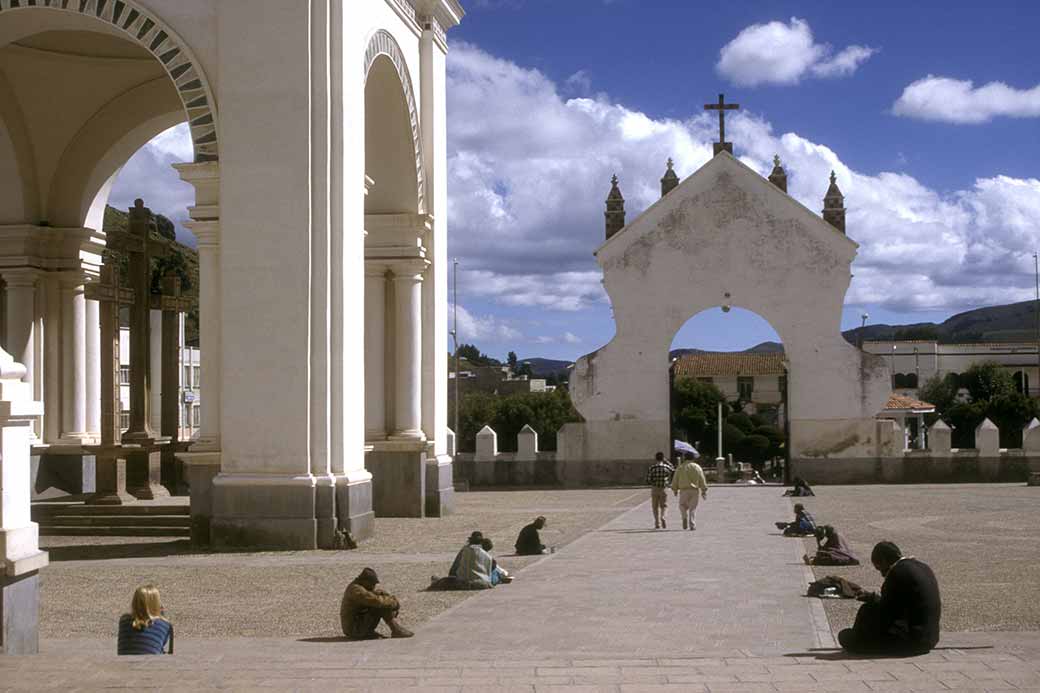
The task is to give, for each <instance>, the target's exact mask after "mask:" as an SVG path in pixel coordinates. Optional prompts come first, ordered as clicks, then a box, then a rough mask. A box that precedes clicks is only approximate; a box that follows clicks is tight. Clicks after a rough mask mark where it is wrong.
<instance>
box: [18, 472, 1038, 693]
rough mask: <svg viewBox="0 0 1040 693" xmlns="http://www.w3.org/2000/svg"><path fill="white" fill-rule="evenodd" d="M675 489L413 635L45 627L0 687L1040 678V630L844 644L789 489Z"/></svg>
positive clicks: (839, 683) (639, 685)
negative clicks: (790, 521) (60, 633)
mask: <svg viewBox="0 0 1040 693" xmlns="http://www.w3.org/2000/svg"><path fill="white" fill-rule="evenodd" d="M670 505H671V506H672V507H671V508H670V513H669V520H670V521H669V529H668V530H667V531H654V530H652V529H649V526H651V525H652V521H651V519H650V510H649V507H648V504H644V505H641V506H638V507H636V508H634V509H632V510H630V511H628V512H625V513H624V514H622V515H620V516H619V517H617V518H615V519H614V520H612V521H611V522H609V523H607V524H606V525H605V526H603V527H601V528H599V529H598V530H596V531H593V532H590V533H589V534H587V535H585V536H584V537H582V538H580V539H578V540H576V541H574V542H572V543H571V544H569V545H567V546H565V547H563V548H562V549H561V550H560V551H559V552H557V553H556V554H554V555H551V556H547V557H545V558H544V559H542V560H540V561H538V562H536V563H534V564H532V565H530V566H528V567H526V568H525V569H523V570H522V571H520V572H519V573H518V574H517V580H516V581H515V582H514V583H513V584H511V585H506V586H502V587H500V588H497V589H495V590H491V591H488V592H482V593H479V594H476V595H474V596H473V597H472V598H470V599H467V600H465V601H464V602H462V603H461V604H459V605H458V606H456V607H454V608H452V609H450V610H448V611H446V612H444V613H442V614H440V615H438V616H436V617H434V618H433V619H432V620H430V621H429V622H428V623H426V624H425V625H423V626H421V627H420V628H419V629H418V631H417V633H416V637H415V638H413V639H410V640H381V641H374V642H361V643H355V642H347V641H343V640H342V639H337V638H327V637H319V638H309V639H308V638H302V639H275V638H231V639H226V640H215V639H209V640H194V639H183V638H182V639H180V640H178V641H177V654H176V655H175V656H173V657H148V658H118V657H116V656H114V655H113V654H111V653H112V652H113V651H114V647H115V644H114V642H113V641H105V640H98V639H92V640H83V639H72V640H46V641H44V642H43V643H42V648H41V649H42V654H41V655H39V656H37V657H8V658H0V688H2V689H5V690H48V689H49V690H58V689H61V690H77V689H83V690H86V689H91V690H92V689H100V688H136V689H142V688H148V689H163V690H166V689H169V690H193V691H199V690H207V689H218V688H228V689H234V690H250V689H257V688H268V689H287V690H315V689H320V690H381V691H394V690H403V689H408V688H413V689H414V688H420V689H424V690H438V691H439V690H443V691H463V690H473V691H480V692H481V693H487V692H488V691H496V690H516V691H528V692H532V693H533V692H535V691H552V690H568V691H583V690H589V691H592V690H595V691H599V690H605V691H644V690H645V691H651V690H676V691H712V692H717V691H773V692H775V691H833V692H835V693H840V692H842V691H871V690H875V691H950V690H956V691H990V690H994V691H995V690H1040V665H1038V662H1040V658H1038V657H1037V656H1036V655H1037V654H1038V653H1040V637H1037V635H1036V634H1008V633H1001V634H987V635H953V636H946V637H944V640H943V642H942V643H940V645H941V647H942V648H943V649H940V650H937V651H935V652H933V653H932V654H930V655H927V656H925V657H917V658H912V659H888V660H867V659H849V658H844V657H843V656H841V654H840V653H839V652H837V651H836V650H834V649H832V648H833V640H832V638H831V635H830V630H829V628H828V627H827V624H826V620H825V616H824V615H823V609H822V606H821V604H820V602H819V601H818V600H811V599H806V598H805V597H803V596H802V594H803V593H804V588H805V582H806V580H807V569H806V567H805V566H804V565H803V564H802V563H801V561H800V556H801V553H802V550H803V549H802V543H801V542H800V541H798V540H795V539H785V538H782V537H779V536H777V532H776V531H775V529H774V528H773V525H772V523H773V522H774V521H775V520H777V519H782V518H784V517H786V516H788V515H789V514H790V502H789V501H787V500H786V499H781V498H780V497H779V494H778V491H777V489H775V488H773V489H754V488H713V489H712V490H711V491H709V497H708V501H707V502H705V503H702V505H701V509H700V511H699V513H698V529H697V531H696V532H685V531H683V530H681V529H679V528H678V525H679V523H678V517H677V515H678V513H677V510H676V508H675V505H676V503H675V500H674V499H671V498H670ZM503 564H505V565H508V557H504V558H503ZM286 598H290V599H292V598H295V599H306V598H307V595H306V594H300V595H293V596H288V597H286ZM336 617H337V615H336V614H329V618H330V619H335V618H336ZM836 625H841V624H836ZM959 648H963V649H959Z"/></svg>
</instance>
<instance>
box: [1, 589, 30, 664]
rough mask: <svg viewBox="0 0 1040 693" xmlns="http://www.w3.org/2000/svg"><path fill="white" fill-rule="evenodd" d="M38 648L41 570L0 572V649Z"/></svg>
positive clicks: (5, 651)
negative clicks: (13, 574)
mask: <svg viewBox="0 0 1040 693" xmlns="http://www.w3.org/2000/svg"><path fill="white" fill-rule="evenodd" d="M39 651H40V572H39V571H38V570H33V571H30V572H28V573H24V574H22V575H16V576H13V577H12V576H7V575H2V574H0V652H2V653H3V654H5V655H28V654H37V653H38V652H39Z"/></svg>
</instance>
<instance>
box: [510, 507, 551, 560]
mask: <svg viewBox="0 0 1040 693" xmlns="http://www.w3.org/2000/svg"><path fill="white" fill-rule="evenodd" d="M543 527H545V518H544V517H541V516H539V517H536V518H535V520H534V522H532V523H531V524H529V525H527V526H525V527H524V528H523V529H521V530H520V534H519V535H517V537H516V555H517V556H536V555H538V554H541V553H549V550H548V549H547V548H545V544H543V543H542V538H541V536H539V534H538V530H540V529H542V528H543Z"/></svg>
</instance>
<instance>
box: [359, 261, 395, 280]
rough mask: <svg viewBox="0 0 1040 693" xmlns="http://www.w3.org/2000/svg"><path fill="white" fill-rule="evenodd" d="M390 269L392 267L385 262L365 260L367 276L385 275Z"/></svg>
mask: <svg viewBox="0 0 1040 693" xmlns="http://www.w3.org/2000/svg"><path fill="white" fill-rule="evenodd" d="M388 271H390V268H389V267H388V266H387V264H386V263H385V262H371V261H369V260H365V276H366V277H385V276H386V273H387V272H388Z"/></svg>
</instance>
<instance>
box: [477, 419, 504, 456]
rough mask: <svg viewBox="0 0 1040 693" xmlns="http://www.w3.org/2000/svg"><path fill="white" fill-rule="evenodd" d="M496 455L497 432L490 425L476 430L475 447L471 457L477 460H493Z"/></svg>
mask: <svg viewBox="0 0 1040 693" xmlns="http://www.w3.org/2000/svg"><path fill="white" fill-rule="evenodd" d="M496 455H498V434H497V433H495V429H493V428H491V426H487V425H485V426H484V428H482V429H480V430H479V431H477V449H476V454H475V455H474V456H473V459H474V460H475V461H477V462H493V461H494V459H495V456H496Z"/></svg>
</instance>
